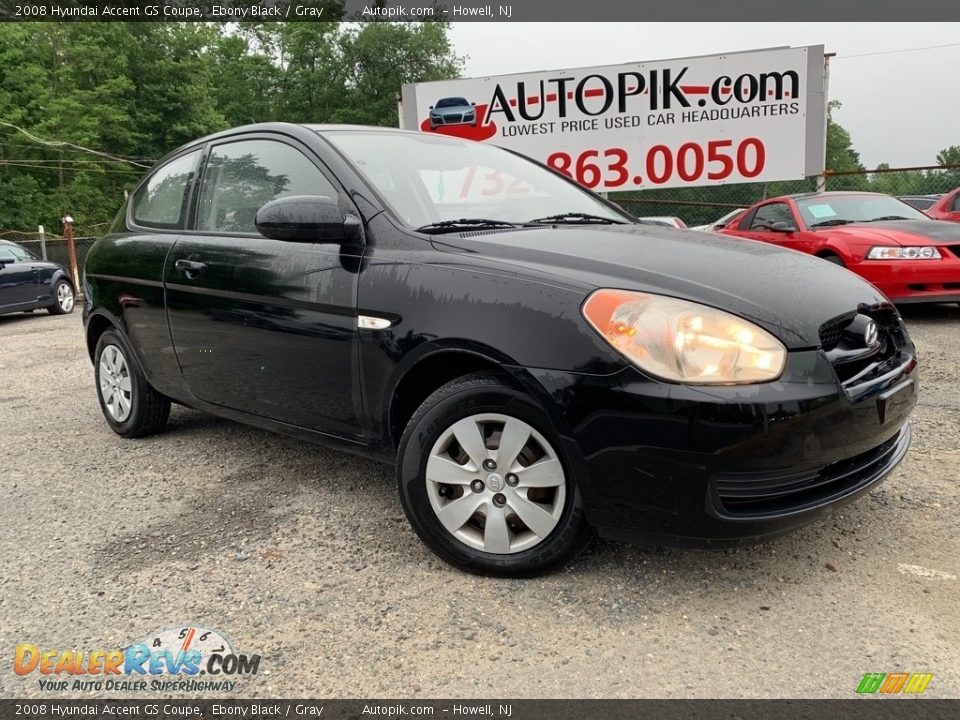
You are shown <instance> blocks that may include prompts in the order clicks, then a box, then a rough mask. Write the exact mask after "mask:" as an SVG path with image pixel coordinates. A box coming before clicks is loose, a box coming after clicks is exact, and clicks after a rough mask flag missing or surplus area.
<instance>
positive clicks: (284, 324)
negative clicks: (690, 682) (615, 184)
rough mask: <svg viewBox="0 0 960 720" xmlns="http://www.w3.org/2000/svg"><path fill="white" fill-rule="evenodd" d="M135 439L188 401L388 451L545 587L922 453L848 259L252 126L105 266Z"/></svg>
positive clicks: (199, 155) (345, 140) (898, 347)
mask: <svg viewBox="0 0 960 720" xmlns="http://www.w3.org/2000/svg"><path fill="white" fill-rule="evenodd" d="M84 284H85V288H84V289H85V293H86V297H87V298H89V302H88V303H87V305H86V307H85V309H84V315H85V322H86V336H87V345H88V347H89V351H90V356H91V359H92V360H93V365H94V371H95V378H96V387H97V390H98V392H99V398H100V405H101V407H102V410H103V413H104V416H105V417H106V420H107V423H108V424H109V425H110V427H111V428H113V430H114V431H115V432H117V433H118V434H120V435H122V436H125V437H138V436H143V435H147V434H149V433H154V432H157V431H159V430H160V429H161V428H162V427H163V426H164V423H165V422H166V421H167V417H168V414H169V412H170V403H171V402H176V403H180V404H183V405H187V406H190V407H193V408H197V409H200V410H203V411H206V412H210V413H214V414H217V415H220V416H223V417H226V418H231V419H234V420H238V421H241V422H245V423H250V424H252V425H257V426H259V427H262V428H267V429H269V430H274V431H278V432H282V433H287V434H290V435H294V436H297V437H301V438H306V439H310V440H315V441H319V442H322V443H326V444H330V445H334V446H337V447H339V448H343V449H345V450H349V451H352V452H355V453H360V454H363V455H368V456H371V457H374V458H377V459H379V460H383V461H386V462H391V463H395V464H396V467H397V479H398V483H399V490H400V499H401V502H402V503H403V507H404V509H405V510H406V513H407V516H408V518H409V520H410V522H411V524H412V525H413V528H414V530H415V531H416V532H417V534H418V535H419V536H420V537H421V538H422V539H423V541H424V542H425V543H426V544H427V545H429V546H430V548H431V549H433V550H434V551H435V552H436V553H437V554H438V555H440V556H441V557H442V558H444V559H445V560H447V561H448V562H450V563H452V564H454V565H456V566H458V567H460V568H463V569H466V570H470V571H474V572H480V573H487V574H497V575H530V574H534V573H537V572H542V571H544V570H546V569H548V568H551V567H554V566H556V565H558V564H559V563H561V562H563V561H565V560H567V559H568V558H570V557H571V556H572V555H573V554H574V553H575V552H576V551H577V549H578V548H579V547H580V546H581V545H582V543H583V542H584V541H585V539H586V538H587V536H588V532H589V529H590V528H591V527H593V528H595V529H596V530H597V531H599V533H600V534H601V535H603V536H606V537H614V538H622V539H636V538H651V539H654V540H655V541H658V542H667V543H693V544H698V545H704V544H705V545H714V544H723V543H728V542H742V541H751V540H757V539H762V538H765V537H770V536H774V535H777V534H779V533H782V532H785V531H787V530H790V529H792V528H795V527H798V526H800V525H803V524H804V523H807V522H810V521H811V520H813V519H814V518H816V517H817V516H818V515H820V514H821V513H822V512H823V511H825V510H827V509H828V508H831V507H835V506H837V505H838V504H840V503H842V502H844V501H848V500H851V499H852V498H854V497H856V496H858V495H860V494H862V493H863V492H865V491H866V490H867V489H869V488H870V487H872V486H873V485H874V484H876V483H877V482H878V481H879V480H880V479H881V478H883V477H884V476H885V475H886V474H887V473H889V472H890V470H891V469H892V468H893V467H894V466H895V465H896V464H897V463H898V462H899V461H900V460H901V459H902V458H903V456H904V454H905V453H906V451H907V447H908V445H909V442H910V428H909V425H908V422H907V418H908V415H909V414H910V411H911V409H912V408H913V406H914V404H915V402H916V397H917V387H918V383H917V381H918V372H917V361H916V358H915V353H914V347H913V344H912V343H911V341H910V338H909V337H908V335H907V332H906V330H905V328H904V326H903V324H902V322H901V319H900V316H899V315H898V314H897V311H896V310H895V309H894V307H893V306H892V305H891V304H890V303H889V302H888V301H887V299H886V298H885V297H884V296H883V295H881V294H880V293H879V291H877V290H876V289H875V288H874V287H873V286H871V285H869V284H868V283H866V282H864V281H863V280H861V279H860V278H858V277H857V276H855V275H853V274H852V273H850V272H848V271H846V270H844V269H842V268H839V267H836V266H833V265H830V264H829V263H824V262H822V261H820V260H818V259H817V258H813V257H809V256H806V255H803V254H800V253H796V252H793V251H790V250H783V249H780V248H777V247H774V246H771V245H768V244H764V243H757V242H751V241H747V240H740V239H733V238H723V237H719V236H716V235H708V234H704V233H697V232H684V231H674V230H670V229H665V228H658V227H654V226H649V225H641V224H638V223H636V222H634V220H633V219H632V218H631V217H629V216H628V215H626V214H625V213H624V212H623V211H622V210H620V209H619V208H618V207H617V206H615V205H614V204H612V203H609V202H607V201H605V200H603V199H602V198H600V197H598V196H596V195H594V194H592V193H590V192H588V191H586V190H584V189H583V188H581V187H579V186H578V185H576V184H574V183H573V182H571V181H569V180H567V179H566V178H564V177H562V176H560V175H558V174H556V173H554V172H553V171H551V170H549V169H547V168H545V167H543V166H541V165H539V164H537V163H535V162H533V161H530V160H528V159H526V158H524V157H522V156H519V155H516V154H513V153H510V152H508V151H505V150H501V149H499V148H496V147H493V146H490V145H486V144H479V143H473V142H468V141H463V140H459V139H455V138H450V137H445V136H436V135H431V134H420V133H412V132H404V131H399V130H385V129H374V128H364V127H349V126H298V125H287V124H268V125H256V126H249V127H244V128H239V129H236V130H230V131H228V132H223V133H220V134H217V135H213V136H210V137H207V138H203V139H201V140H197V141H196V142H193V143H190V144H189V145H186V146H184V147H182V148H180V149H179V150H177V151H175V152H174V153H172V154H171V155H169V156H168V157H167V158H165V159H164V160H162V161H161V162H160V163H159V164H158V165H157V166H156V167H155V168H154V169H153V170H152V171H151V172H150V173H149V174H148V175H147V177H146V178H145V179H144V180H143V181H141V182H140V184H139V185H138V186H137V187H136V188H135V190H134V191H133V192H132V193H131V195H130V199H129V201H128V203H127V205H126V206H125V207H124V209H123V211H122V212H121V213H120V214H119V216H118V217H117V219H116V221H115V223H114V225H113V227H112V229H111V232H110V234H109V235H107V236H106V237H104V238H102V239H101V240H99V241H98V242H97V243H96V245H94V247H93V248H92V249H91V251H90V253H89V255H88V257H87V262H86V269H85V274H84Z"/></svg>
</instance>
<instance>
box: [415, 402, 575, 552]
mask: <svg viewBox="0 0 960 720" xmlns="http://www.w3.org/2000/svg"><path fill="white" fill-rule="evenodd" d="M425 479H426V486H427V495H428V497H429V498H430V505H431V507H432V508H433V511H434V512H435V513H436V515H437V518H438V519H439V520H440V522H441V523H442V524H443V526H444V527H445V528H446V529H447V530H448V531H449V532H450V533H451V534H452V535H453V536H454V537H456V538H457V539H458V540H459V541H460V542H462V543H464V544H466V545H469V546H470V547H473V548H476V549H477V550H483V551H485V552H488V553H495V554H501V555H503V554H508V553H516V552H520V551H522V550H527V549H529V548H531V547H533V546H534V545H537V544H539V543H541V542H543V541H544V540H545V539H546V538H547V537H548V536H549V535H550V533H551V532H553V530H554V528H556V526H557V523H558V522H559V520H560V516H561V515H562V513H563V507H564V503H565V501H566V497H567V491H566V477H565V475H564V472H563V466H562V465H561V463H560V460H559V459H558V458H557V454H556V451H554V449H553V447H551V445H550V443H548V442H547V441H546V439H545V438H544V437H543V436H542V435H541V434H540V433H538V432H537V431H536V430H534V429H533V428H532V427H531V426H530V425H529V424H527V423H525V422H524V421H523V420H519V419H517V418H514V417H509V416H507V415H500V414H497V413H490V414H484V415H471V416H469V417H466V418H464V419H463V420H458V421H457V422H455V423H454V424H453V425H451V426H450V427H449V428H448V429H447V430H446V431H445V432H444V433H443V434H442V435H441V436H440V438H439V439H438V440H437V441H436V442H435V443H434V445H433V449H432V450H431V451H430V456H429V458H428V459H427V472H426V478H425Z"/></svg>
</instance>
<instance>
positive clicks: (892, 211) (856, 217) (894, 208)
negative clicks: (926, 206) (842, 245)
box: [797, 195, 930, 228]
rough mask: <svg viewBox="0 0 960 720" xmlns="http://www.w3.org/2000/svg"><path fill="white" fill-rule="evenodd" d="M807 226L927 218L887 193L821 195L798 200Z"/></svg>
mask: <svg viewBox="0 0 960 720" xmlns="http://www.w3.org/2000/svg"><path fill="white" fill-rule="evenodd" d="M797 208H799V210H800V217H801V218H802V219H803V222H804V224H805V225H806V226H807V227H811V228H815V227H830V226H832V225H847V224H849V223H863V222H877V221H883V220H929V219H930V218H929V217H927V216H926V215H924V214H923V213H922V212H920V211H919V210H917V209H916V208H912V207H910V206H909V205H907V204H906V203H905V202H903V201H901V200H897V199H896V198H894V197H890V196H889V195H825V196H824V195H821V196H815V197H809V198H800V199H799V200H797Z"/></svg>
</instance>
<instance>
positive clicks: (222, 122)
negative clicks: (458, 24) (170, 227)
mask: <svg viewBox="0 0 960 720" xmlns="http://www.w3.org/2000/svg"><path fill="white" fill-rule="evenodd" d="M311 4H312V5H313V6H315V7H323V8H324V17H329V18H330V21H329V22H318V23H313V22H311V23H288V24H284V23H241V24H239V25H232V26H231V25H216V24H203V23H2V24H0V121H4V122H7V123H12V124H14V125H17V126H19V127H21V128H24V129H25V130H26V131H28V132H30V133H32V134H33V135H35V136H37V137H39V138H43V139H49V140H56V141H64V142H67V143H72V144H74V145H80V146H83V147H86V148H93V149H96V150H100V151H104V152H106V153H109V154H110V155H113V156H122V157H125V158H129V159H132V160H134V161H137V162H141V163H142V164H144V165H148V166H149V165H152V164H153V162H155V161H156V160H158V159H160V158H161V157H162V156H164V155H165V154H167V153H168V152H170V151H171V150H173V149H175V148H176V147H178V146H179V145H181V144H183V143H185V142H188V141H190V140H193V139H194V138H197V137H201V136H203V135H206V134H209V133H211V132H216V131H217V130H222V129H224V128H227V127H232V126H237V125H246V124H249V123H255V122H265V121H278V120H283V121H287V122H351V123H368V124H376V125H393V126H396V124H397V105H396V95H397V93H398V92H399V90H400V86H401V85H402V84H403V83H405V82H416V81H423V80H437V79H445V78H452V77H457V76H458V75H459V73H460V72H461V70H462V61H461V60H460V59H459V58H458V57H457V56H456V55H455V54H454V52H453V50H452V48H451V46H450V42H449V39H448V29H449V27H448V25H446V24H445V23H423V24H417V23H387V22H376V23H365V24H362V25H350V24H342V23H338V22H336V20H338V19H341V18H342V17H343V5H342V3H340V2H337V1H336V0H317V1H315V2H313V3H311ZM11 163H14V164H11ZM143 172H144V168H140V167H136V166H134V165H132V164H130V163H125V162H116V161H111V160H109V159H107V158H103V157H99V156H97V155H93V154H90V153H86V152H83V151H80V150H77V149H76V148H72V147H67V146H58V147H52V146H47V145H43V144H40V143H37V142H35V141H33V140H31V139H29V138H28V137H26V136H25V135H24V134H22V133H20V132H18V131H17V130H15V129H13V128H10V127H7V126H3V125H0V228H21V229H27V228H33V227H35V226H36V225H38V224H43V225H46V226H47V227H48V228H49V229H50V230H51V231H57V230H59V227H60V225H59V222H58V220H59V218H60V217H61V216H62V215H63V214H64V213H65V212H69V213H71V214H73V215H74V216H75V217H76V218H77V221H78V224H79V226H80V227H81V228H82V227H84V226H89V225H93V224H96V223H105V222H108V221H109V220H110V219H111V218H113V217H114V215H115V213H116V209H117V208H118V207H119V206H120V205H121V204H122V202H123V193H124V190H128V189H130V188H131V187H132V186H133V184H135V183H136V181H137V180H138V179H139V177H140V176H142V175H143Z"/></svg>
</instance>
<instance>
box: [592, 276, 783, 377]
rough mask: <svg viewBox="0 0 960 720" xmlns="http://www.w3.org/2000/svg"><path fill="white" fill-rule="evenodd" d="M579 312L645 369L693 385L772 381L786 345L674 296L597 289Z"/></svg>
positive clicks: (723, 314)
mask: <svg viewBox="0 0 960 720" xmlns="http://www.w3.org/2000/svg"><path fill="white" fill-rule="evenodd" d="M583 316H584V317H585V318H586V319H587V321H588V322H589V323H590V324H591V325H592V326H593V327H594V329H595V330H596V331H597V332H598V333H600V335H601V336H602V337H603V339H604V340H606V341H607V342H608V343H610V345H611V346H612V347H613V348H614V349H615V350H617V352H619V353H620V354H622V355H623V356H624V357H626V358H627V359H628V360H630V361H631V362H632V363H634V364H635V365H636V366H637V367H639V368H640V369H641V370H643V371H644V372H647V373H649V374H650V375H654V376H656V377H658V378H662V379H664V380H671V381H673V382H681V383H689V384H696V385H739V384H744V383H758V382H768V381H770V380H776V379H777V378H778V377H780V374H781V373H782V372H783V368H784V365H786V362H787V350H786V348H785V347H784V346H783V345H782V344H781V343H780V341H779V340H777V339H776V338H775V337H773V335H771V334H770V333H768V332H767V331H766V330H763V329H762V328H759V327H757V326H756V325H754V324H753V323H750V322H747V321H746V320H744V319H743V318H739V317H737V316H736V315H731V314H730V313H726V312H723V311H722V310H716V309H714V308H710V307H707V306H705V305H700V304H698V303H693V302H688V301H686V300H678V299H676V298H671V297H664V296H662V295H652V294H650V293H641V292H631V291H627V290H607V289H602V290H596V291H595V292H593V293H592V294H591V295H590V297H588V298H587V300H586V302H585V303H584V304H583Z"/></svg>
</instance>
